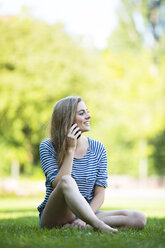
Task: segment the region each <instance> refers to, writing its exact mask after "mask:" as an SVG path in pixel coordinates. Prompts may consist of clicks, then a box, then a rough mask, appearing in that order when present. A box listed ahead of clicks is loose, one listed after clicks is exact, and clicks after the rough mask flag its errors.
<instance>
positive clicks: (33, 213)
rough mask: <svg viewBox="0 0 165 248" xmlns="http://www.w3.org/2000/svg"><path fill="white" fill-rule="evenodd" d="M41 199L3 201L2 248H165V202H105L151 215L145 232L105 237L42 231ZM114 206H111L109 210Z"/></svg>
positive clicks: (85, 232)
mask: <svg viewBox="0 0 165 248" xmlns="http://www.w3.org/2000/svg"><path fill="white" fill-rule="evenodd" d="M40 202H41V199H39V198H38V199H36V198H6V199H5V198H1V199H0V248H17V247H26V248H32V247H33V248H34V247H38V248H40V247H42V248H49V247H50V248H60V247H61V248H67V247H68V248H74V247H78V248H79V247H80V248H81V247H82V248H86V247H87V248H88V247H89V248H92V247H95V248H100V247H101V248H152V247H153V248H164V247H165V200H161V199H159V200H153V199H150V200H145V199H142V200H130V199H122V200H121V199H111V201H110V202H109V201H105V204H104V206H103V209H104V210H107V209H110V210H112V209H121V208H127V209H139V210H141V211H143V212H144V213H145V214H146V215H147V225H146V227H145V228H144V229H143V230H133V229H129V230H128V229H127V230H126V229H119V232H118V234H105V233H99V232H94V231H92V230H88V229H87V230H75V229H66V228H61V229H55V228H54V229H52V230H40V229H39V227H38V212H37V210H36V206H37V205H38V204H39V203H40ZM108 206H110V207H108Z"/></svg>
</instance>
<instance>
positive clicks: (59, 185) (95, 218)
mask: <svg viewBox="0 0 165 248" xmlns="http://www.w3.org/2000/svg"><path fill="white" fill-rule="evenodd" d="M90 118H91V115H90V114H89V113H88V110H87V107H86V105H85V102H84V101H83V100H82V99H81V98H80V97H75V96H74V97H72V96H70V97H66V98H64V99H62V100H60V101H58V102H57V103H56V104H55V107H54V110H53V113H52V118H51V137H50V139H46V140H45V141H43V142H42V143H41V145H40V159H41V165H42V169H43V171H44V174H45V177H46V195H45V199H44V201H43V202H42V203H41V204H40V205H39V206H38V210H39V212H40V214H39V216H40V228H52V227H58V226H65V227H86V226H88V227H89V226H90V227H93V228H94V229H96V230H97V229H100V230H102V231H105V232H117V229H115V227H135V228H143V227H144V226H145V224H146V218H145V216H144V214H142V213H141V212H138V211H134V210H115V211H100V210H99V209H100V207H101V205H102V204H103V201H104V193H105V188H106V187H107V156H106V151H105V148H104V146H103V144H102V143H101V142H99V141H96V140H93V139H90V138H87V137H85V136H83V135H82V134H83V133H84V132H87V131H89V130H90Z"/></svg>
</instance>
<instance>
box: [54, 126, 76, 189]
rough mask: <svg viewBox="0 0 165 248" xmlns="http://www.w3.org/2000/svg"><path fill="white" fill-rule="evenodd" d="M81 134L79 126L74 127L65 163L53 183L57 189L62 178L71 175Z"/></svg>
mask: <svg viewBox="0 0 165 248" xmlns="http://www.w3.org/2000/svg"><path fill="white" fill-rule="evenodd" d="M80 134H81V132H80V130H79V127H77V124H74V125H72V127H71V128H70V130H69V133H68V136H67V142H68V150H67V151H66V153H65V157H64V161H63V163H62V165H61V167H60V169H59V172H58V174H57V176H56V177H55V179H54V180H53V182H52V187H53V188H55V187H56V185H57V184H58V182H59V181H60V180H61V178H62V176H65V175H71V172H72V164H73V157H74V152H75V149H76V146H77V137H78V136H79V135H80Z"/></svg>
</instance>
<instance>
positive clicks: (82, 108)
mask: <svg viewBox="0 0 165 248" xmlns="http://www.w3.org/2000/svg"><path fill="white" fill-rule="evenodd" d="M90 118H91V115H90V114H89V113H88V109H87V107H86V105H85V102H83V101H81V102H79V103H78V105H77V112H76V116H75V123H77V125H78V127H79V128H80V131H81V132H82V133H83V132H87V131H89V130H90V123H89V120H90Z"/></svg>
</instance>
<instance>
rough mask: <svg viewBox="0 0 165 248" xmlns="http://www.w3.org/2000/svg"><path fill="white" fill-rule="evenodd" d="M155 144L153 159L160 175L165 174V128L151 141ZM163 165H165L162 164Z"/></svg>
mask: <svg viewBox="0 0 165 248" xmlns="http://www.w3.org/2000/svg"><path fill="white" fill-rule="evenodd" d="M150 143H151V145H152V146H153V148H154V149H153V153H152V156H151V157H152V160H153V163H154V166H155V169H156V172H157V174H158V175H159V176H163V175H165V166H164V165H165V130H163V131H162V132H161V133H159V134H158V135H157V136H156V137H154V139H153V140H151V141H150ZM162 165H163V166H162Z"/></svg>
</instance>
